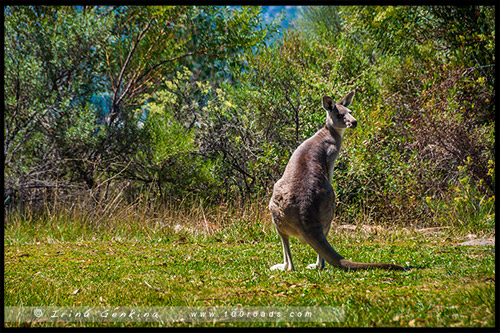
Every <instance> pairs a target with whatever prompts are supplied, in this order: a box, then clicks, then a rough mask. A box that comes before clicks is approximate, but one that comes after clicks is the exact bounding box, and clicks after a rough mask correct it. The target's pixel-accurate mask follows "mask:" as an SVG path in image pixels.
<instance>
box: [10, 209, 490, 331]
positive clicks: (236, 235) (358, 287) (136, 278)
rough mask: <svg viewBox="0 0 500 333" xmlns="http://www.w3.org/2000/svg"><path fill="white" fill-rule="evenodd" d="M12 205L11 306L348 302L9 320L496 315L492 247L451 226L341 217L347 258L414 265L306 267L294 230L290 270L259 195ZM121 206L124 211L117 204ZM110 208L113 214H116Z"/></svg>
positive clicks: (427, 319)
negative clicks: (260, 310) (350, 221)
mask: <svg viewBox="0 0 500 333" xmlns="http://www.w3.org/2000/svg"><path fill="white" fill-rule="evenodd" d="M119 212H121V213H118V210H117V211H116V213H114V214H113V216H115V218H114V219H110V218H104V217H102V216H101V218H100V219H98V218H97V217H96V215H95V213H91V212H86V213H85V212H83V211H79V212H78V211H74V210H73V211H71V212H69V211H68V212H66V213H63V212H62V210H58V213H57V214H56V213H54V211H49V210H47V212H46V213H45V214H41V215H36V216H35V215H30V214H13V215H11V216H10V218H9V219H8V220H7V221H6V227H5V229H4V230H5V238H4V250H5V255H4V268H5V270H4V272H5V282H4V299H5V306H7V307H10V306H25V307H30V306H61V307H70V308H77V307H116V306H129V307H195V306H200V307H212V306H217V307H229V308H230V307H234V306H243V307H257V306H258V307H262V306H264V307H268V308H269V309H272V308H273V307H283V306H286V307H294V306H297V307H298V306H300V307H304V306H311V307H342V308H343V310H344V317H343V319H342V320H341V321H339V322H294V321H290V320H280V321H279V322H249V321H244V322H234V323H224V322H219V323H212V322H206V323H195V322H186V323H180V322H166V323H156V322H151V323H144V322H140V323H138V322H134V321H125V322H107V323H83V324H78V323H61V322H59V323H53V322H45V321H43V320H41V321H35V322H30V323H22V322H17V321H14V322H7V323H5V325H6V326H238V327H240V326H255V327H259V326H271V327H274V326H279V327H281V326H328V327H373V326H411V327H413V326H416V327H419V326H426V327H431V326H432V327H435V326H437V327H443V326H445V327H470V326H474V327H494V326H495V325H496V323H495V251H494V247H493V246H464V245H459V244H460V243H462V242H464V241H467V240H470V239H472V238H474V237H476V238H484V237H492V236H494V231H492V232H489V233H487V234H484V233H483V234H479V233H476V234H475V235H471V234H466V233H464V232H460V233H457V232H456V231H454V230H453V229H452V228H428V229H421V230H414V229H412V228H389V227H385V228H382V227H375V226H371V227H366V226H365V227H363V226H362V225H361V224H359V225H358V226H357V227H356V228H354V226H351V227H349V228H346V227H342V226H339V223H340V222H339V221H337V220H336V221H335V222H334V223H335V224H334V228H332V230H331V232H330V235H329V241H330V242H331V244H333V246H334V248H336V249H337V251H338V252H339V253H341V254H343V255H344V256H345V257H346V258H348V259H352V260H356V261H367V262H368V261H374V262H375V261H377V262H388V263H397V264H400V265H402V266H405V267H412V268H411V269H409V270H408V271H406V272H390V271H383V270H369V271H359V272H344V271H341V270H338V269H335V268H333V267H331V266H328V265H327V269H326V270H324V271H312V270H307V269H306V268H305V266H306V265H307V264H309V263H312V262H314V260H315V254H314V252H313V250H312V249H311V248H310V247H308V246H306V245H302V244H300V243H299V242H298V241H296V240H294V239H293V240H292V243H291V247H292V256H293V259H294V263H295V266H296V271H294V272H276V271H270V270H269V267H270V266H272V265H274V264H276V263H278V262H281V260H282V253H281V244H280V242H279V239H278V236H277V235H276V234H275V232H274V231H273V228H272V226H271V225H270V223H269V216H268V215H267V213H266V212H265V210H264V209H263V208H262V207H256V208H251V209H247V210H242V211H236V210H230V209H228V208H227V207H219V208H218V209H217V210H214V211H210V212H205V211H202V209H201V208H199V209H198V210H196V209H191V210H186V211H184V212H181V213H179V211H176V212H172V211H171V210H169V209H168V207H167V208H165V210H164V211H163V212H161V213H159V214H157V215H155V216H151V215H150V214H149V213H148V212H145V211H144V215H142V217H141V210H139V209H130V210H129V211H128V212H127V211H126V210H124V209H121V210H119ZM120 214H121V215H120ZM109 216H111V215H109Z"/></svg>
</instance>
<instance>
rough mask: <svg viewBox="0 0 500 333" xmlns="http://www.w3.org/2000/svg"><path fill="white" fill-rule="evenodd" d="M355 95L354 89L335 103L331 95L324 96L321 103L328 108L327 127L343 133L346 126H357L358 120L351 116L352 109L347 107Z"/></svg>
mask: <svg viewBox="0 0 500 333" xmlns="http://www.w3.org/2000/svg"><path fill="white" fill-rule="evenodd" d="M353 97H354V90H353V91H351V92H350V93H348V94H347V95H345V96H344V98H342V99H341V100H340V101H338V102H337V103H335V101H334V100H333V98H331V97H330V96H326V95H325V96H323V98H322V99H321V103H322V104H323V108H324V109H325V110H326V127H327V128H328V129H334V130H336V131H337V132H339V133H340V135H342V134H343V133H344V131H345V129H346V128H355V127H356V126H357V125H358V121H357V120H356V119H355V118H354V117H353V116H351V110H349V109H348V108H347V107H348V106H349V105H351V102H352V98H353Z"/></svg>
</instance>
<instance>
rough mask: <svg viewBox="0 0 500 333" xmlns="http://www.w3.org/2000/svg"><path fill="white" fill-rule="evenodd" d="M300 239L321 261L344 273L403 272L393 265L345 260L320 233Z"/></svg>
mask: <svg viewBox="0 0 500 333" xmlns="http://www.w3.org/2000/svg"><path fill="white" fill-rule="evenodd" d="M302 237H303V238H304V240H305V241H306V242H307V243H308V244H309V245H310V246H311V247H312V248H313V249H314V250H315V251H316V252H317V253H318V254H319V255H320V256H321V257H322V258H323V259H325V261H326V262H328V263H329V264H330V265H332V266H335V267H338V268H341V269H343V270H345V271H349V270H360V269H371V268H381V269H387V270H395V271H404V270H405V269H404V268H403V267H401V266H398V265H393V264H380V263H361V262H354V261H350V260H347V259H345V258H344V257H342V256H341V255H340V254H338V253H337V251H335V250H334V249H333V247H332V246H331V245H330V243H328V241H327V239H326V237H325V235H324V234H323V233H322V232H321V231H318V232H313V233H308V235H306V234H305V233H304V234H303V235H302Z"/></svg>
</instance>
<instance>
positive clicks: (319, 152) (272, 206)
mask: <svg viewBox="0 0 500 333" xmlns="http://www.w3.org/2000/svg"><path fill="white" fill-rule="evenodd" d="M353 96H354V91H351V92H350V93H348V94H347V95H346V96H344V98H342V99H341V100H340V101H339V102H337V103H335V101H334V100H333V99H332V98H331V97H329V96H323V98H322V100H321V102H322V105H323V108H324V109H325V110H326V125H325V126H324V127H323V128H322V129H320V130H319V131H318V132H316V134H314V135H313V136H312V137H310V138H309V139H307V140H306V141H304V142H303V143H302V144H301V145H300V146H299V147H298V148H297V149H296V150H295V152H294V153H293V154H292V157H290V160H289V162H288V164H287V166H286V168H285V172H284V173H283V176H282V177H281V178H280V179H279V180H278V181H277V182H276V184H274V189H273V194H272V197H271V200H270V202H269V210H270V211H271V214H272V220H273V222H274V225H275V226H276V230H277V231H278V234H279V235H280V237H281V241H282V245H283V257H284V263H283V264H277V265H274V266H272V267H271V270H290V271H291V270H293V269H294V267H293V262H292V256H291V254H290V244H289V237H290V236H293V237H297V238H298V239H299V240H300V241H301V242H302V243H307V244H309V245H310V246H311V247H312V248H313V249H314V250H315V251H316V252H317V253H318V259H317V261H316V263H314V264H310V265H308V266H307V268H309V269H323V268H324V267H325V260H326V261H327V262H328V263H329V264H331V265H333V266H335V267H339V268H341V269H344V270H358V269H368V268H382V269H389V270H404V268H403V267H400V266H397V265H392V264H379V263H358V262H353V261H349V260H347V259H344V257H342V256H341V255H340V254H338V253H337V252H336V251H335V250H334V249H333V248H332V246H331V245H330V244H329V243H328V241H327V239H326V235H327V234H328V231H329V230H330V225H331V222H332V218H333V213H334V210H335V193H334V192H333V188H332V185H331V184H330V182H331V179H332V174H333V166H334V164H335V160H336V159H337V156H338V155H339V151H340V146H341V145H342V136H343V134H344V131H345V130H346V128H355V127H356V126H357V124H358V123H357V121H356V119H354V117H353V116H352V115H351V110H349V109H348V106H349V105H350V104H351V102H352V98H353Z"/></svg>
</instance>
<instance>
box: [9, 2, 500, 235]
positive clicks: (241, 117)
mask: <svg viewBox="0 0 500 333" xmlns="http://www.w3.org/2000/svg"><path fill="white" fill-rule="evenodd" d="M261 11H262V10H261V8H259V7H252V6H241V7H237V8H230V7H221V6H162V7H154V6H148V7H143V6H120V7H86V6H84V7H37V6H31V7H16V6H11V7H6V8H5V10H4V13H5V18H6V32H5V36H6V38H5V40H6V45H5V51H6V52H5V63H6V74H5V83H6V92H5V95H6V102H5V103H6V122H5V133H6V140H5V146H4V147H5V148H4V151H5V165H6V195H7V197H8V200H11V198H14V197H15V195H14V194H15V192H16V191H17V192H18V194H17V197H18V198H19V199H22V200H25V199H26V197H27V196H25V197H23V194H22V193H20V191H21V190H23V189H24V190H26V191H28V190H31V189H32V187H37V188H39V189H40V190H45V192H44V195H46V196H47V197H49V198H50V197H51V196H52V197H53V196H54V195H55V193H56V192H61V191H63V192H64V191H66V194H67V193H69V192H70V191H71V190H72V189H74V188H86V189H87V190H88V191H89V193H90V194H91V195H92V196H93V197H94V200H95V201H96V202H101V199H102V198H107V197H109V196H111V197H113V195H112V193H114V192H113V191H117V193H121V192H123V193H124V195H126V196H127V198H129V200H131V201H133V200H134V198H137V196H138V195H139V194H140V193H142V192H143V191H145V190H148V191H149V190H152V189H154V191H156V192H155V193H154V194H152V195H153V196H159V197H161V198H162V199H163V200H167V201H168V200H170V199H172V198H179V199H180V198H182V199H184V198H186V196H190V195H191V194H196V195H201V196H202V197H204V198H205V199H206V200H207V201H210V202H213V203H216V202H220V200H224V201H232V200H237V199H241V198H252V199H254V200H261V199H262V198H264V199H265V198H266V197H268V194H269V192H270V191H271V189H272V185H273V184H274V182H275V181H276V180H277V179H278V178H279V177H280V176H281V174H282V172H283V169H284V167H285V165H286V163H287V162H288V159H289V157H290V155H291V153H292V152H293V150H294V149H295V148H296V147H297V146H298V145H299V144H300V142H302V141H303V140H304V139H306V138H307V137H309V136H311V135H312V134H314V132H315V131H316V130H317V129H318V128H320V127H321V126H323V123H324V111H323V110H322V107H321V104H320V99H321V96H323V95H331V96H332V97H333V98H335V99H339V98H341V97H342V96H343V95H344V94H345V93H347V92H348V91H350V90H352V89H355V90H356V97H355V100H354V103H353V105H352V109H353V111H354V116H355V117H356V118H357V119H358V122H359V124H360V126H358V127H357V128H356V129H355V130H353V131H347V132H346V134H345V137H344V142H343V147H342V150H341V153H340V156H339V159H338V160H337V162H336V168H335V173H334V180H333V185H334V188H335V190H336V193H337V201H338V209H337V213H338V215H339V216H341V217H342V218H343V219H344V220H343V221H347V222H349V221H351V222H352V221H356V220H357V216H360V214H361V215H362V216H365V217H367V219H369V220H371V221H377V222H378V223H387V224H395V223H396V224H397V223H400V224H405V225H414V226H418V225H434V224H442V223H444V218H442V216H448V215H449V214H451V215H457V214H462V213H458V211H462V212H466V213H463V214H472V215H474V214H475V213H474V212H472V211H470V210H467V209H462V208H458V207H456V206H452V205H450V204H451V203H452V202H451V201H450V200H453V199H451V198H454V195H455V194H454V193H455V192H454V191H455V190H453V189H454V188H456V187H457V186H459V185H460V184H461V185H460V186H463V191H465V192H466V193H468V195H469V196H470V197H471V199H470V200H471V201H470V202H474V205H475V203H476V202H481V200H482V199H481V198H483V197H484V198H494V194H495V186H494V184H495V179H494V172H492V171H491V167H490V165H489V164H488V163H490V162H489V161H493V160H494V158H495V151H494V146H495V131H494V125H495V122H494V114H495V103H494V102H495V76H494V69H495V54H494V51H495V20H494V14H495V8H494V7H493V6H461V7H456V6H347V7H346V6H317V7H304V9H303V10H302V11H301V17H300V18H299V19H298V20H297V21H295V22H293V23H292V24H291V25H290V27H289V28H288V29H287V30H285V31H284V32H283V33H282V34H281V35H280V36H278V37H275V33H276V32H277V26H278V23H279V22H272V23H265V22H264V21H263V18H262V13H261ZM66 27H68V28H66ZM273 37H275V38H273ZM271 41H272V42H271ZM31 45H33V46H31ZM47 87H49V88H48V89H47ZM464 179H466V181H465V184H466V185H464V184H463V183H462V182H464ZM56 185H57V186H56ZM49 189H50V191H49ZM59 194H61V193H59ZM34 197H35V198H40V196H39V192H36V193H35V195H34ZM427 197H428V198H432V200H431V201H429V200H426V199H425V198H427ZM472 197H474V199H472ZM438 198H439V199H438ZM435 200H440V204H435V203H434V201H435ZM485 200H486V199H485ZM488 200H490V199H488ZM490 201H491V202H494V199H491V200H490ZM490 201H489V202H490ZM8 202H10V201H8ZM482 202H483V203H484V202H485V201H482ZM450 207H455V208H456V209H455V208H450ZM437 210H439V212H438V211H437ZM480 211H481V212H482V213H479V215H477V216H476V218H472V220H479V219H481V218H483V217H484V218H487V216H491V215H492V214H494V210H493V211H491V210H490V208H489V206H487V208H485V209H484V210H482V208H481V209H480ZM483 213H484V214H483ZM439 216H441V217H439ZM483 222H484V221H483ZM478 223H479V222H478ZM485 223H486V222H485ZM488 223H489V222H488ZM488 223H486V224H488ZM488 225H489V224H488ZM485 227H487V228H489V227H490V226H486V225H485Z"/></svg>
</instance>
